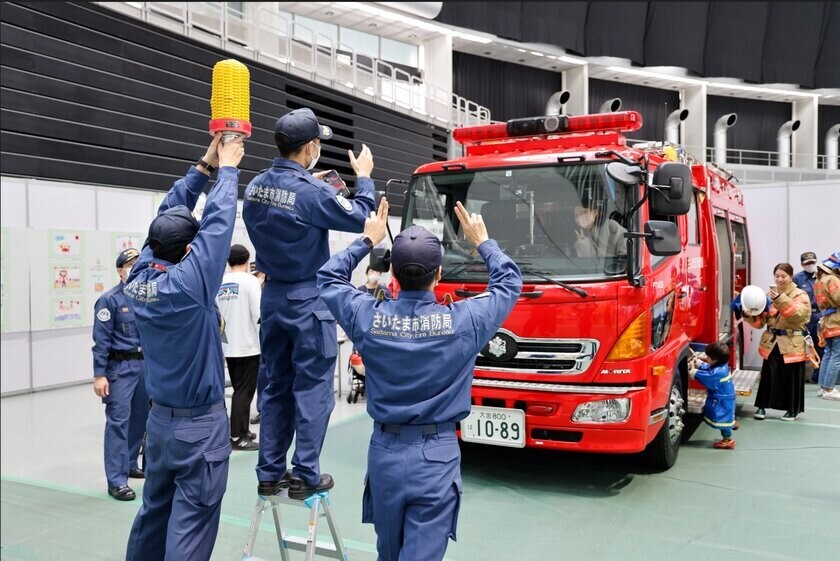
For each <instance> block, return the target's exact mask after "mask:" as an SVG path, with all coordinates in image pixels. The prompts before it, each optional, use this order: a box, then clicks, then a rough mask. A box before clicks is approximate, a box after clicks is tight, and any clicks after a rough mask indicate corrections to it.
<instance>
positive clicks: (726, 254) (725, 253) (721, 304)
mask: <svg viewBox="0 0 840 561" xmlns="http://www.w3.org/2000/svg"><path fill="white" fill-rule="evenodd" d="M715 236H716V237H717V242H718V249H719V251H718V273H719V274H718V282H717V302H718V334H719V335H718V339H720V337H721V335H724V334H727V335H728V334H729V333H731V332H732V313H731V312H730V311H729V302H730V300H731V299H732V237H731V236H730V231H729V221H728V220H727V219H726V217H725V216H717V215H716V216H715Z"/></svg>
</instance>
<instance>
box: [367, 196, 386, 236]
mask: <svg viewBox="0 0 840 561" xmlns="http://www.w3.org/2000/svg"><path fill="white" fill-rule="evenodd" d="M387 232H388V199H386V198H385V197H382V200H381V201H379V208H378V209H377V210H376V212H373V211H371V213H370V218H368V219H367V220H365V231H364V233H363V234H362V235H363V236H365V237H367V238H369V239H370V241H371V242H373V245H374V246H377V245H379V244H380V243H381V242H382V240H384V239H385V235H386V234H387Z"/></svg>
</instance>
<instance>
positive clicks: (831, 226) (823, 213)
mask: <svg viewBox="0 0 840 561" xmlns="http://www.w3.org/2000/svg"><path fill="white" fill-rule="evenodd" d="M789 201H790V202H789V205H790V212H789V214H788V216H789V218H790V225H789V231H790V237H789V240H790V255H789V256H788V262H789V263H790V264H791V265H793V268H794V269H795V270H796V271H797V272H798V271H799V270H800V266H799V256H800V255H802V253H803V252H805V251H813V252H815V253H816V254H817V256H818V257H819V258H820V259H824V258H826V257H828V255H829V254H830V253H832V252H835V251H840V181H808V182H804V183H791V184H790V187H789Z"/></svg>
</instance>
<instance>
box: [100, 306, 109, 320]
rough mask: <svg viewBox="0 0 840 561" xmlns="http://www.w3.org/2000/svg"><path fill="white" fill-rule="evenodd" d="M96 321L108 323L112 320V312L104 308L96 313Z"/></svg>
mask: <svg viewBox="0 0 840 561" xmlns="http://www.w3.org/2000/svg"><path fill="white" fill-rule="evenodd" d="M96 319H98V320H99V321H108V320H110V319H111V311H110V310H109V309H108V308H102V309H101V310H99V311H98V312H96Z"/></svg>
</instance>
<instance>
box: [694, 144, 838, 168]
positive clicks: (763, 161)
mask: <svg viewBox="0 0 840 561" xmlns="http://www.w3.org/2000/svg"><path fill="white" fill-rule="evenodd" d="M790 156H791V161H790V166H789V167H802V168H813V166H811V165H806V166H797V165H796V157H797V156H805V157H807V158H813V157H814V156H815V155H814V154H793V153H792V154H791V155H790ZM706 158H707V160H708V161H710V162H711V161H714V158H715V149H714V147H713V146H709V147H707V148H706ZM816 158H817V162H816V168H813V169H827V168H828V156H826V155H825V154H816ZM726 163H727V164H738V165H752V166H773V167H781V166H779V153H778V152H770V151H767V150H743V149H739V148H727V149H726Z"/></svg>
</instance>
